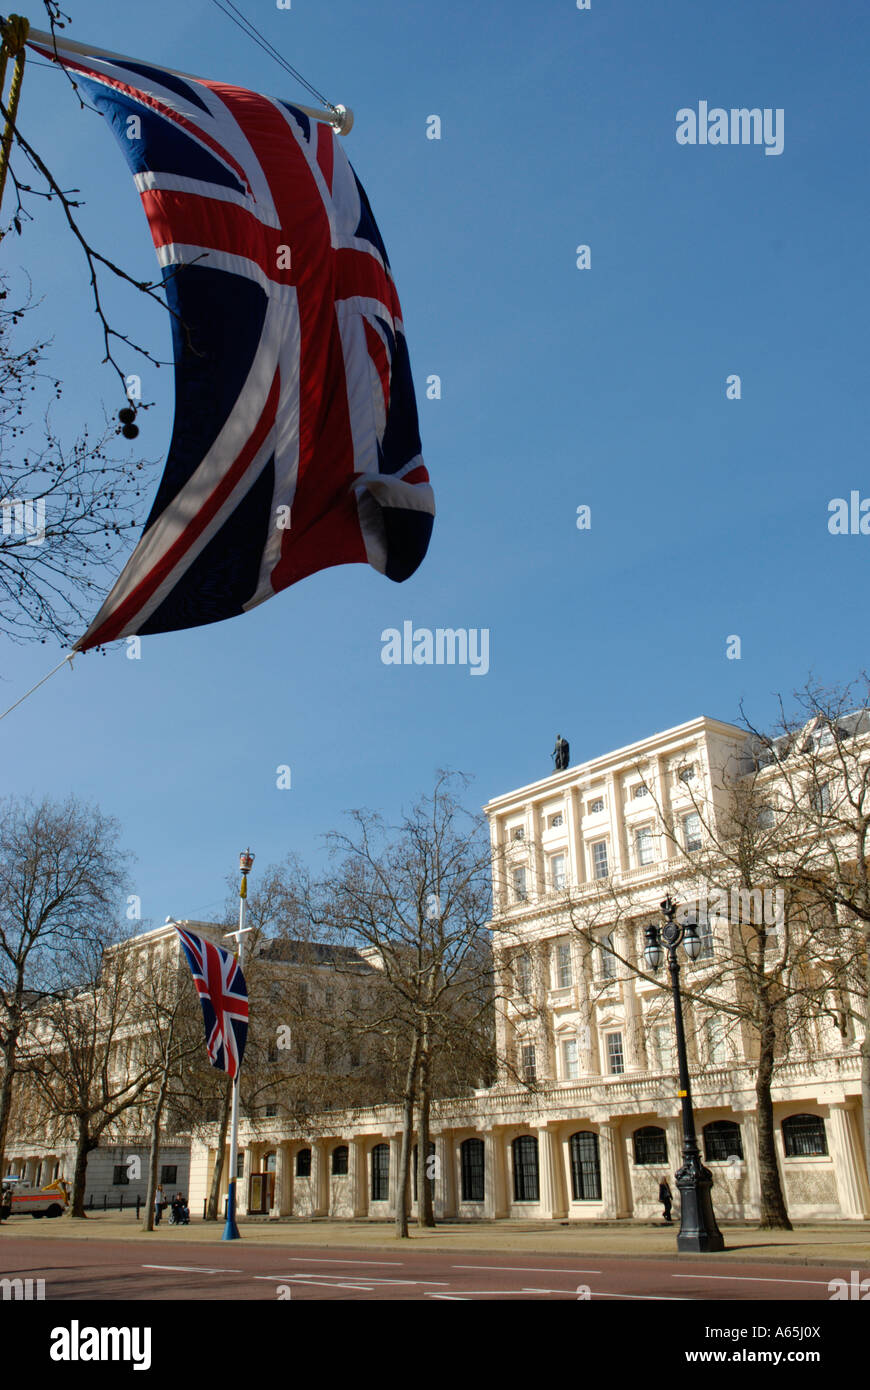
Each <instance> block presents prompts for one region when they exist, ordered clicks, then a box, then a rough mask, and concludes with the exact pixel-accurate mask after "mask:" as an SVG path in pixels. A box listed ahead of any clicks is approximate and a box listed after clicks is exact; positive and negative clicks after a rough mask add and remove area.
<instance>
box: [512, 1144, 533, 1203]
mask: <svg viewBox="0 0 870 1390" xmlns="http://www.w3.org/2000/svg"><path fill="white" fill-rule="evenodd" d="M511 1147H512V1151H513V1158H514V1200H515V1201H517V1202H537V1201H538V1200H539V1191H538V1141H537V1139H536V1138H535V1137H534V1135H532V1134H522V1135H520V1137H519V1139H515V1140H514V1142H513V1144H512V1146H511Z"/></svg>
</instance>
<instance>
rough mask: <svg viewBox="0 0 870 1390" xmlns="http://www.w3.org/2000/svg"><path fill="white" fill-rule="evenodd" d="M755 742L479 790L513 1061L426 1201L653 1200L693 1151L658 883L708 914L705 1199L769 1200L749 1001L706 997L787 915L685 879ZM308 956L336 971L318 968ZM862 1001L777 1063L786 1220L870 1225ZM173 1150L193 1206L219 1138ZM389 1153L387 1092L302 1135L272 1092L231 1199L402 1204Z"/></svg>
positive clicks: (813, 1028) (435, 1136)
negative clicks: (650, 929) (729, 1004)
mask: <svg viewBox="0 0 870 1390" xmlns="http://www.w3.org/2000/svg"><path fill="white" fill-rule="evenodd" d="M749 747H750V745H749V743H748V741H747V735H746V733H745V731H743V730H741V729H739V728H737V727H736V726H734V725H730V724H726V723H722V722H720V721H717V720H714V719H709V718H698V719H694V720H691V721H689V722H687V723H685V724H681V725H679V726H678V727H676V728H673V729H669V730H666V731H664V732H662V733H659V734H655V735H653V736H652V737H649V738H646V739H644V740H642V741H640V742H638V743H635V744H632V745H630V746H628V747H626V748H621V749H617V750H616V751H614V752H611V753H607V754H604V755H602V756H600V757H597V758H593V759H591V760H590V761H588V762H584V763H582V764H580V765H578V766H575V767H569V768H566V769H564V770H561V771H557V772H555V773H553V774H551V775H549V776H547V777H545V778H543V779H541V780H540V781H538V782H534V783H532V784H531V785H528V786H525V787H521V788H518V789H516V790H515V791H511V792H507V793H505V794H503V795H501V796H498V797H496V798H494V799H493V800H492V801H490V802H489V803H488V804H487V806H486V807H485V812H486V816H487V818H488V821H489V826H490V833H491V839H492V846H493V917H492V941H493V951H494V958H495V966H496V971H495V974H496V979H497V1009H496V1014H497V1020H498V1022H497V1052H498V1056H499V1057H500V1059H501V1062H500V1070H499V1076H498V1079H497V1081H496V1084H495V1085H493V1086H491V1087H488V1088H486V1089H480V1090H477V1091H474V1092H472V1093H471V1094H470V1095H467V1096H464V1097H461V1098H456V1099H446V1100H440V1101H438V1102H436V1103H435V1105H434V1109H433V1115H432V1163H431V1173H432V1181H433V1184H434V1187H433V1196H434V1206H435V1212H436V1216H438V1217H440V1218H443V1219H446V1218H455V1219H468V1220H474V1219H480V1218H505V1219H520V1220H529V1219H534V1220H540V1219H544V1220H548V1219H552V1220H563V1221H564V1220H578V1221H582V1220H601V1219H619V1218H632V1217H633V1218H639V1219H649V1218H650V1217H652V1216H654V1215H657V1214H658V1213H659V1211H660V1206H659V1203H658V1201H657V1191H658V1184H659V1181H660V1179H661V1177H662V1176H663V1175H665V1174H667V1175H669V1177H670V1180H671V1186H672V1187H674V1181H673V1175H674V1173H675V1171H676V1169H677V1168H678V1167H679V1166H680V1164H681V1162H682V1129H681V1120H680V1099H679V1095H678V1090H679V1087H678V1081H677V1075H676V1063H675V1057H674V1023H673V1012H672V1005H671V999H670V995H669V993H668V992H667V991H666V990H664V989H663V988H662V987H661V985H662V982H661V981H660V980H659V979H657V978H655V977H654V976H653V975H652V974H651V973H650V971H649V970H648V969H644V968H643V959H642V952H643V929H644V926H645V925H646V924H648V923H649V922H651V921H654V920H656V918H657V916H658V911H659V904H660V903H661V901H662V899H663V898H664V897H665V896H666V894H668V893H671V894H673V895H674V896H675V898H677V899H678V900H679V901H684V900H687V899H691V900H692V902H693V903H694V906H695V908H696V910H697V911H696V915H697V920H698V933H699V936H700V943H701V944H700V949H699V954H698V959H697V960H696V961H695V962H694V963H692V962H690V961H689V960H684V962H683V967H684V987H685V989H686V992H687V995H688V996H689V997H688V998H687V1000H686V1004H685V1013H686V1028H687V1040H688V1051H689V1065H690V1073H691V1079H692V1087H693V1099H694V1105H695V1118H696V1126H697V1131H698V1136H699V1141H700V1143H701V1148H702V1154H703V1157H704V1161H705V1163H706V1164H707V1166H708V1167H709V1168H710V1170H711V1172H712V1174H713V1177H714V1188H713V1204H714V1208H715V1211H716V1214H717V1216H718V1217H719V1218H722V1219H726V1220H727V1219H729V1218H732V1219H741V1218H745V1219H752V1218H753V1217H755V1216H757V1215H758V1212H759V1196H760V1194H759V1174H758V1161H757V1123H756V1098H755V1058H756V1056H757V1040H756V1038H755V1036H754V1034H753V1030H752V1026H751V1022H750V1021H749V1020H748V1019H747V1017H746V1016H745V1014H744V1015H741V1012H740V1010H739V1009H736V1010H735V1011H733V1012H726V1011H724V1010H723V1009H721V1008H717V1007H716V1001H717V1000H720V1001H721V1000H726V1001H727V1000H728V999H729V998H731V997H732V996H733V998H735V999H736V998H737V995H736V994H734V993H733V991H735V990H737V989H738V986H737V984H735V983H734V981H732V980H730V978H729V973H728V970H727V964H728V960H729V958H730V955H733V952H734V950H735V942H737V941H739V938H740V933H741V932H742V931H744V930H745V929H747V926H748V927H750V928H751V927H753V924H754V927H756V928H757V927H758V925H759V923H760V924H761V925H762V927H763V929H764V932H765V933H766V935H767V937H769V941H770V949H771V950H777V949H779V946H780V943H781V941H782V939H783V938H782V937H781V935H780V931H781V925H782V924H781V922H780V920H779V915H778V912H777V904H776V899H775V895H765V894H762V893H760V892H757V893H756V892H752V893H750V892H748V891H747V892H744V891H743V889H742V885H740V884H735V885H733V889H734V892H733V894H732V896H731V897H730V899H729V902H728V904H727V906H725V908H724V909H723V910H720V911H718V912H717V911H716V910H715V908H714V907H713V906H711V905H709V904H707V903H704V904H703V905H702V904H701V899H700V895H699V894H698V891H697V884H695V885H694V888H693V887H692V883H691V873H690V872H689V870H690V869H691V863H692V855H693V854H694V853H695V852H696V851H700V850H701V848H702V844H703V840H704V827H705V824H709V817H710V816H711V815H714V814H715V813H716V811H717V809H722V807H724V804H725V800H726V798H727V795H728V790H727V789H728V785H729V784H731V785H733V784H734V782H735V780H737V781H739V779H740V778H741V776H743V775H745V774H746V773H747V770H748V769H749V767H750V766H751V763H750V761H749V759H748V757H747V753H748V751H749ZM741 913H742V914H743V917H741ZM753 914H754V915H753ZM764 949H767V947H766V946H765V948H764ZM376 966H377V963H376V962H372V961H371V960H368V961H366V962H365V968H366V969H367V970H369V971H372V970H375V971H376ZM318 970H319V972H320V973H321V974H323V973H324V972H325V971H328V960H327V959H324V960H323V961H322V962H321V964H320V965H319V966H318ZM729 990H731V991H732V995H729V993H728V991H729ZM852 1004H853V1005H854V1007H852V1008H851V1009H846V1010H844V1012H843V1015H842V1017H841V1018H840V1020H839V1023H838V1024H837V1023H835V1021H834V1020H833V1018H824V1017H820V1018H818V1019H809V1020H807V1019H802V1020H800V1024H799V1026H798V1022H797V1021H796V1022H795V1025H794V1028H793V1029H792V1028H790V1029H789V1030H788V1035H787V1038H786V1039H785V1040H784V1041H783V1044H782V1047H781V1055H779V1056H778V1059H777V1064H776V1067H775V1070H774V1076H773V1087H772V1093H773V1104H774V1120H775V1136H776V1145H777V1152H778V1158H779V1164H780V1171H781V1173H782V1176H783V1186H784V1191H785V1197H786V1202H787V1205H788V1210H789V1213H790V1215H791V1216H792V1218H794V1219H798V1220H800V1219H830V1220H842V1219H849V1220H864V1219H867V1217H868V1216H870V1187H868V1179H867V1171H866V1165H865V1162H864V1157H863V1148H862V1140H861V1109H860V1106H861V1101H860V1095H861V1059H860V1042H861V1036H860V1028H859V1026H858V1025H857V1023H856V1021H855V1020H856V1017H858V1016H860V1015H861V1009H860V1007H859V1006H858V1002H857V1001H854V1000H853V1001H852ZM267 1109H268V1110H271V1111H273V1112H275V1113H271V1114H270V1113H265V1112H266V1110H267ZM178 1142H183V1144H184V1184H185V1185H186V1186H187V1189H188V1191H189V1195H190V1204H191V1210H192V1211H193V1213H194V1214H197V1213H198V1212H199V1211H201V1210H202V1207H203V1203H204V1200H205V1198H206V1195H207V1193H208V1191H209V1188H210V1185H211V1179H212V1174H213V1171H214V1165H215V1157H216V1150H215V1132H214V1130H212V1131H211V1133H210V1134H209V1133H208V1132H203V1131H202V1130H200V1132H199V1133H198V1134H197V1135H196V1136H172V1143H173V1145H176V1144H177V1143H178ZM400 1146H401V1116H400V1113H399V1109H398V1107H397V1106H395V1105H375V1106H370V1107H364V1108H355V1109H350V1110H349V1109H342V1110H338V1109H335V1110H325V1111H324V1112H323V1113H321V1114H319V1115H317V1116H315V1117H314V1118H313V1119H310V1120H309V1121H308V1122H307V1123H306V1125H305V1127H304V1129H300V1128H298V1127H297V1126H294V1125H293V1124H292V1123H291V1122H290V1121H289V1120H288V1119H287V1118H286V1117H282V1115H281V1106H280V1104H279V1105H275V1104H272V1105H270V1106H268V1107H264V1113H263V1114H261V1115H256V1116H255V1117H253V1118H248V1119H246V1120H244V1121H243V1123H242V1128H241V1133H240V1154H239V1168H238V1177H239V1178H240V1179H241V1181H240V1183H239V1207H240V1212H241V1213H242V1214H244V1213H247V1214H248V1215H254V1214H256V1215H261V1216H272V1217H276V1218H278V1217H298V1218H308V1217H318V1216H321V1217H327V1216H331V1217H336V1218H368V1219H386V1218H389V1217H391V1216H393V1215H394V1214H395V1211H396V1202H397V1180H398V1172H399V1156H400ZM10 1152H11V1153H12V1156H13V1160H15V1161H21V1162H29V1163H31V1164H33V1165H36V1164H37V1163H40V1162H43V1161H44V1156H43V1155H42V1154H41V1153H39V1152H37V1151H36V1150H35V1148H34V1146H33V1144H32V1143H31V1144H30V1147H29V1149H28V1147H27V1142H26V1141H23V1140H19V1141H17V1142H16V1143H15V1144H14V1145H11V1146H10ZM123 1152H124V1154H128V1153H129V1152H130V1150H129V1147H125V1148H124V1150H123ZM56 1157H57V1156H56V1155H53V1156H52V1158H53V1161H56ZM188 1157H189V1164H188ZM173 1159H174V1151H173ZM227 1167H228V1164H227V1163H224V1179H223V1187H224V1191H225V1189H226V1180H227ZM116 1171H117V1170H116ZM181 1171H182V1169H181V1167H180V1166H179V1168H178V1172H179V1173H180V1172H181ZM414 1197H415V1201H416V1192H415V1193H414Z"/></svg>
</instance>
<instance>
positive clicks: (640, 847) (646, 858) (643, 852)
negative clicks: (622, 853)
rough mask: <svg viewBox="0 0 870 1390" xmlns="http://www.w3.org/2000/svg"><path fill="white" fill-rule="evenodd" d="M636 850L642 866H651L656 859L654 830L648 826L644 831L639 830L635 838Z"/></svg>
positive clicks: (638, 860)
mask: <svg viewBox="0 0 870 1390" xmlns="http://www.w3.org/2000/svg"><path fill="white" fill-rule="evenodd" d="M634 843H635V848H636V850H637V862H638V864H640V865H643V864H651V863H652V862H653V859H654V858H655V851H654V849H653V835H652V830H650V828H649V826H648V825H646V826H644V827H643V829H642V830H638V832H637V834H636V835H635V837H634Z"/></svg>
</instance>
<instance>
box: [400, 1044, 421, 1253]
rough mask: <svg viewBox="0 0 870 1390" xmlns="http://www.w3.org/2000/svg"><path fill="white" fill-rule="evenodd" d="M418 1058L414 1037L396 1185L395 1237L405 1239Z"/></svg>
mask: <svg viewBox="0 0 870 1390" xmlns="http://www.w3.org/2000/svg"><path fill="white" fill-rule="evenodd" d="M419 1056H420V1037H419V1034H417V1033H415V1035H414V1045H413V1047H412V1048H411V1055H410V1057H409V1058H408V1070H407V1073H406V1076H405V1092H404V1095H403V1097H402V1152H401V1157H400V1159H399V1181H398V1183H397V1184H396V1235H397V1236H399V1237H401V1238H402V1239H406V1238H407V1235H408V1188H409V1186H410V1177H411V1139H412V1136H413V1133H414V1091H415V1085H416V1080H417V1063H418V1059H419Z"/></svg>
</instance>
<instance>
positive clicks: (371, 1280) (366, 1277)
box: [254, 1270, 450, 1289]
mask: <svg viewBox="0 0 870 1390" xmlns="http://www.w3.org/2000/svg"><path fill="white" fill-rule="evenodd" d="M254 1278H255V1279H273V1280H276V1281H277V1282H278V1283H281V1282H282V1281H283V1280H285V1279H301V1278H302V1275H301V1274H255V1275H254ZM311 1278H312V1279H317V1280H321V1281H323V1280H325V1279H361V1280H362V1281H363V1282H364V1283H366V1284H414V1285H417V1284H420V1285H423V1284H427V1285H431V1286H432V1287H433V1288H434V1287H435V1286H436V1285H440V1286H441V1287H442V1288H445V1289H447V1288H449V1287H450V1281H449V1279H377V1278H376V1277H375V1276H374V1275H372V1274H348V1273H347V1272H346V1271H343V1272H342V1273H341V1274H325V1273H324V1274H315V1272H314V1270H312V1271H311ZM331 1287H332V1285H330V1284H324V1288H331Z"/></svg>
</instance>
